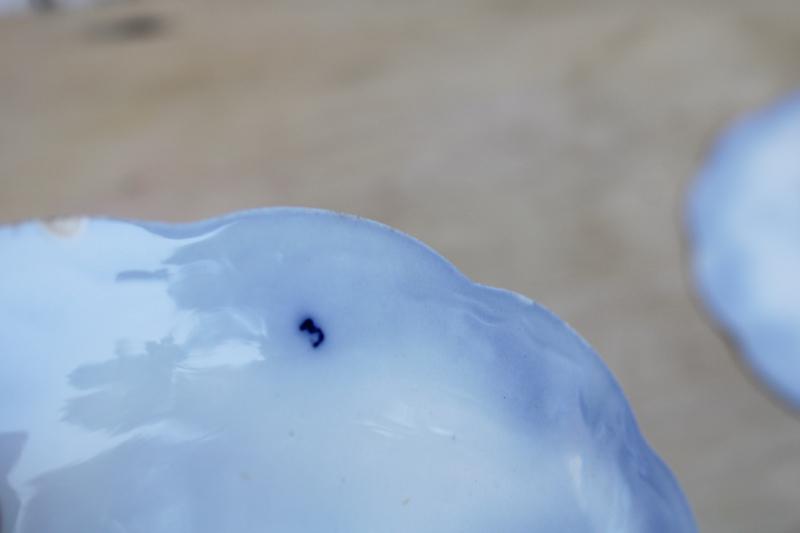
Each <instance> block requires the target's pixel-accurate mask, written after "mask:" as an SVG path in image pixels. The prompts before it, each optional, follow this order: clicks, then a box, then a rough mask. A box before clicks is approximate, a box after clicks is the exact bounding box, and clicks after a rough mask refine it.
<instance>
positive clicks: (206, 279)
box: [0, 209, 696, 533]
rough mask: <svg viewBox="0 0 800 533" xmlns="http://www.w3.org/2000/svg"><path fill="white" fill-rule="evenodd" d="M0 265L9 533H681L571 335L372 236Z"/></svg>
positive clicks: (19, 238)
mask: <svg viewBox="0 0 800 533" xmlns="http://www.w3.org/2000/svg"><path fill="white" fill-rule="evenodd" d="M0 255H1V256H2V262H0V280H1V281H0V303H1V306H0V368H1V369H2V373H0V454H1V455H0V506H1V507H2V512H3V517H4V518H3V519H4V521H5V526H4V527H5V529H4V533H5V531H8V532H9V533H10V532H14V533H256V532H258V533H263V532H275V533H336V532H341V533H412V532H413V533H470V532H474V533H534V532H560V533H565V532H581V533H583V532H585V533H596V532H615V533H633V532H637V533H683V532H687V533H688V532H694V531H696V528H695V526H694V522H693V519H692V516H691V512H690V510H689V508H688V506H687V503H686V501H685V499H684V497H683V494H682V493H681V490H680V488H679V487H678V485H677V484H676V482H675V480H674V478H673V476H672V475H671V473H670V471H669V470H668V469H667V467H666V466H665V465H664V464H663V463H662V462H661V461H660V460H659V458H658V457H657V456H656V455H655V454H654V453H653V451H652V450H651V449H650V448H649V447H648V445H647V443H646V442H645V440H644V439H643V438H642V436H641V434H640V432H639V430H638V428H637V426H636V422H635V420H634V418H633V415H632V414H631V411H630V409H629V407H628V405H627V402H626V401H625V398H624V397H623V395H622V392H621V391H620V389H619V387H618V386H617V384H616V383H615V381H614V379H613V378H612V376H611V375H610V373H609V371H608V370H607V368H606V367H605V366H604V365H603V363H602V362H601V361H600V359H599V358H598V357H597V356H596V355H595V354H594V352H592V350H591V348H590V347H589V346H588V345H587V344H586V343H585V342H584V341H583V340H582V339H581V338H580V337H579V336H578V335H577V334H576V333H575V332H574V331H572V330H571V329H570V328H569V327H568V326H567V325H566V324H565V323H564V322H562V321H561V320H559V319H558V318H557V317H555V316H553V315H552V314H551V313H549V312H548V311H546V310H545V309H543V308H541V307H540V306H538V305H537V304H535V303H533V302H531V301H530V300H528V299H526V298H524V297H521V296H519V295H516V294H513V293H510V292H507V291H502V290H498V289H493V288H489V287H485V286H481V285H477V284H475V283H472V282H470V281H469V280H468V279H466V278H465V277H464V276H463V275H461V274H460V273H459V272H458V271H457V270H456V269H455V268H454V267H453V266H452V265H451V264H450V263H448V262H447V261H445V260H444V259H442V258H441V257H440V256H439V255H437V254H436V253H435V252H433V251H432V250H430V249H429V248H427V247H426V246H424V245H422V244H421V243H419V242H418V241H416V240H414V239H412V238H410V237H408V236H406V235H403V234H401V233H399V232H396V231H394V230H392V229H390V228H388V227H385V226H382V225H380V224H377V223H374V222H370V221H366V220H362V219H358V218H355V217H351V216H344V215H338V214H334V213H330V212H324V211H315V210H307V209H268V210H262V211H253V212H248V213H241V214H237V215H232V216H229V217H225V218H221V219H216V220H210V221H206V222H200V223H196V224H188V225H162V224H150V223H140V222H125V221H116V220H91V221H89V222H88V224H87V225H86V227H85V228H84V229H83V230H82V231H81V232H79V233H78V234H76V235H73V236H70V237H59V236H56V235H54V234H52V233H50V232H48V230H46V229H45V227H44V226H43V225H41V224H39V223H28V224H23V225H21V226H16V227H7V228H5V229H2V230H0ZM306 318H312V319H313V321H314V324H315V326H317V327H318V328H319V329H321V330H323V332H324V335H325V338H324V341H323V342H322V343H321V344H320V345H319V346H318V347H317V348H314V347H313V342H314V341H315V340H316V339H317V335H311V334H309V332H307V331H300V329H299V325H300V324H301V323H302V322H303V321H304V320H305V319H306ZM3 439H5V442H6V443H7V445H6V446H2V444H3V443H4V440H3ZM12 524H15V525H12Z"/></svg>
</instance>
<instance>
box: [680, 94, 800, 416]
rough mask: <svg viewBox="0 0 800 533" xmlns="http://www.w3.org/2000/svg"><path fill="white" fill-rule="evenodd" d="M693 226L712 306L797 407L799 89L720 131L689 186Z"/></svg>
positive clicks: (760, 370)
mask: <svg viewBox="0 0 800 533" xmlns="http://www.w3.org/2000/svg"><path fill="white" fill-rule="evenodd" d="M687 226H688V228H689V232H690V236H691V240H692V249H693V258H692V265H693V270H694V276H695V279H696V285H697V288H698V291H699V293H700V295H701V297H702V299H703V301H704V303H705V304H706V306H707V308H708V309H709V310H710V312H711V313H712V314H713V316H714V318H715V319H716V320H717V321H718V322H719V323H720V324H721V325H722V326H723V327H724V328H725V329H726V330H727V331H728V332H729V333H730V334H731V336H732V338H733V340H734V341H735V342H736V344H737V345H738V347H739V348H740V351H741V353H742V355H743V356H744V359H745V361H746V362H747V364H748V365H750V367H751V368H752V369H753V370H754V372H755V374H756V375H757V376H758V377H759V378H760V379H761V380H762V382H763V383H765V384H766V385H767V386H768V387H769V388H770V389H771V390H773V391H774V392H775V393H777V394H778V395H779V396H780V397H781V398H783V399H784V400H786V402H787V403H788V404H789V405H791V406H792V407H794V408H800V94H799V95H797V96H796V97H795V98H793V99H790V100H788V101H786V102H784V103H782V104H780V105H777V106H775V107H773V108H771V109H768V110H766V111H764V112H761V113H757V114H755V115H753V116H751V117H748V118H746V119H745V120H743V121H741V122H740V123H739V124H737V125H736V126H735V127H734V128H732V130H731V131H730V132H728V133H727V134H726V135H725V136H723V138H722V139H721V141H720V142H719V144H718V146H717V147H716V150H715V151H714V152H713V154H712V156H711V157H710V159H709V161H708V163H707V164H706V166H705V168H704V169H703V170H702V172H701V173H700V175H699V176H698V178H697V179H696V181H695V183H694V184H693V186H692V188H691V190H690V195H689V199H688V209H687Z"/></svg>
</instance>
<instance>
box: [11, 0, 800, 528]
mask: <svg viewBox="0 0 800 533" xmlns="http://www.w3.org/2000/svg"><path fill="white" fill-rule="evenodd" d="M798 28H800V3H797V2H780V1H777V0H776V1H774V2H770V1H765V2H758V3H756V2H744V1H742V2H736V1H730V2H719V3H717V4H715V3H714V2H713V1H712V0H705V1H696V2H680V1H679V2H671V3H669V4H667V3H661V4H659V5H655V6H651V5H648V3H647V2H635V1H633V0H630V1H622V0H619V1H616V2H606V3H603V4H602V5H599V3H593V4H591V5H590V6H586V5H584V4H582V3H579V2H576V1H557V0H540V1H528V2H526V1H524V0H469V1H455V0H441V1H437V2H422V1H420V0H410V1H408V2H389V1H381V2H367V1H366V0H334V1H332V2H324V1H321V0H320V1H316V0H300V1H289V0H285V1H281V0H275V1H265V2H261V1H255V0H227V1H225V2H220V1H218V0H215V1H210V0H197V1H194V2H176V1H168V0H162V1H156V0H139V1H130V2H123V3H117V4H113V5H110V6H104V7H100V8H95V9H84V10H75V11H69V12H52V13H48V14H42V15H33V14H27V15H25V14H23V15H18V16H8V17H4V18H0V221H3V222H8V221H13V220H19V219H25V218H31V217H43V216H52V215H66V214H78V213H88V214H107V215H116V216H125V217H136V218H156V219H166V220H189V219H196V218H199V217H207V216H211V215H215V214H219V213H223V212H226V211H230V210H234V209H241V208H248V207H255V206H269V205H306V206H315V207H324V208H328V209H334V210H340V211H347V212H352V213H357V214H360V215H363V216H367V217H371V218H375V219H378V220H381V221H383V222H385V223H388V224H390V225H393V226H395V227H398V228H400V229H402V230H405V231H407V232H409V233H411V234H413V235H415V236H417V237H419V238H421V239H422V240H424V241H425V242H427V243H429V244H430V245H432V246H433V247H434V248H436V249H437V250H439V251H441V252H442V253H443V254H444V255H446V256H447V257H449V258H450V259H451V260H452V261H453V262H455V264H456V265H457V266H458V267H460V268H461V269H462V270H463V271H464V272H465V273H466V274H467V275H469V276H471V277H473V278H474V279H476V280H478V281H481V282H483V283H488V284H491V285H497V286H501V287H506V288H509V289H513V290H516V291H518V292H521V293H524V294H526V295H528V296H530V297H532V298H534V299H536V300H538V301H540V302H542V303H544V304H545V305H547V306H548V307H550V308H551V309H553V310H554V311H556V312H557V313H558V314H560V315H561V316H562V317H564V318H566V319H567V320H568V321H569V322H571V323H572V324H573V325H574V326H575V327H576V328H577V329H578V330H579V331H580V332H581V333H582V334H583V335H584V336H585V337H586V338H587V339H588V340H589V341H590V342H591V343H592V344H593V345H594V346H595V348H597V350H598V351H599V352H600V354H601V355H602V356H603V358H604V359H605V360H606V361H607V362H608V364H609V365H610V366H611V368H612V370H613V371H614V373H615V374H616V375H617V376H618V378H619V380H620V381H621V383H622V386H623V388H624V389H625V391H626V392H627V394H628V396H629V398H630V400H631V403H632V405H633V407H634V409H635V411H636V413H637V415H638V419H639V421H640V423H641V425H642V427H643V430H644V431H645V433H646V435H647V436H648V438H649V439H650V440H651V442H652V443H653V445H654V447H655V448H656V449H657V450H658V451H659V452H660V453H661V454H662V455H663V456H664V457H665V459H666V460H667V462H669V463H670V465H671V466H672V467H673V469H674V470H675V472H676V473H677V475H678V477H679V478H680V480H681V482H682V484H683V486H684V488H685V489H686V491H687V493H688V496H689V498H690V500H691V502H692V504H693V507H694V509H695V511H696V513H697V516H698V519H699V522H700V525H701V529H702V530H703V531H704V532H706V533H714V532H719V533H737V532H738V533H753V532H759V533H792V532H798V531H800V418H798V417H793V416H791V415H789V414H787V413H786V412H785V411H784V410H782V409H781V408H780V407H779V406H777V405H776V404H774V403H773V402H772V401H771V400H770V399H768V397H767V396H766V395H765V394H764V393H763V392H762V391H760V390H759V389H758V388H757V387H756V386H755V385H754V383H753V382H752V381H751V380H750V379H748V377H747V376H746V374H745V373H744V372H743V370H742V368H741V367H740V366H739V365H738V364H737V362H736V359H735V357H734V356H733V355H732V352H731V351H730V350H729V349H728V348H727V347H726V345H725V343H724V342H723V340H722V339H721V337H720V336H719V335H718V334H717V333H716V332H715V331H714V330H713V329H712V328H711V326H710V324H709V323H708V321H707V320H706V319H705V317H704V315H703V314H702V313H701V312H700V311H698V309H697V307H696V306H695V302H694V301H693V296H692V288H691V284H690V283H689V282H688V277H687V272H686V254H687V252H686V249H685V242H684V238H683V235H682V228H681V210H682V200H683V195H684V193H685V187H686V185H687V183H688V182H689V180H690V179H691V177H692V175H693V174H694V173H695V172H696V170H697V168H698V166H699V165H700V163H701V162H702V160H703V157H704V154H705V153H706V151H707V149H708V148H709V146H710V144H711V142H712V140H713V138H714V136H715V135H716V134H717V133H718V132H719V131H720V129H721V128H723V127H724V126H725V125H727V124H729V123H730V122H731V121H732V120H733V119H734V118H735V117H737V116H740V115H741V114H742V113H745V112H747V111H750V110H753V109H756V108H758V107H759V106H762V105H764V104H766V103H768V102H770V101H771V100H773V99H774V98H777V97H780V96H781V95H784V94H786V93H787V92H789V91H791V90H792V89H793V88H794V87H796V86H800V68H798V58H800V31H798Z"/></svg>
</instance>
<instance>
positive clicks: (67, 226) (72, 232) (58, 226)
mask: <svg viewBox="0 0 800 533" xmlns="http://www.w3.org/2000/svg"><path fill="white" fill-rule="evenodd" d="M39 222H40V224H41V225H42V227H44V229H45V231H47V233H49V234H50V235H52V236H53V237H57V238H59V239H75V238H77V237H80V236H81V235H82V234H83V232H84V231H85V230H86V226H87V225H88V224H89V219H88V218H86V217H56V218H48V219H44V220H40V221H39Z"/></svg>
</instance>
